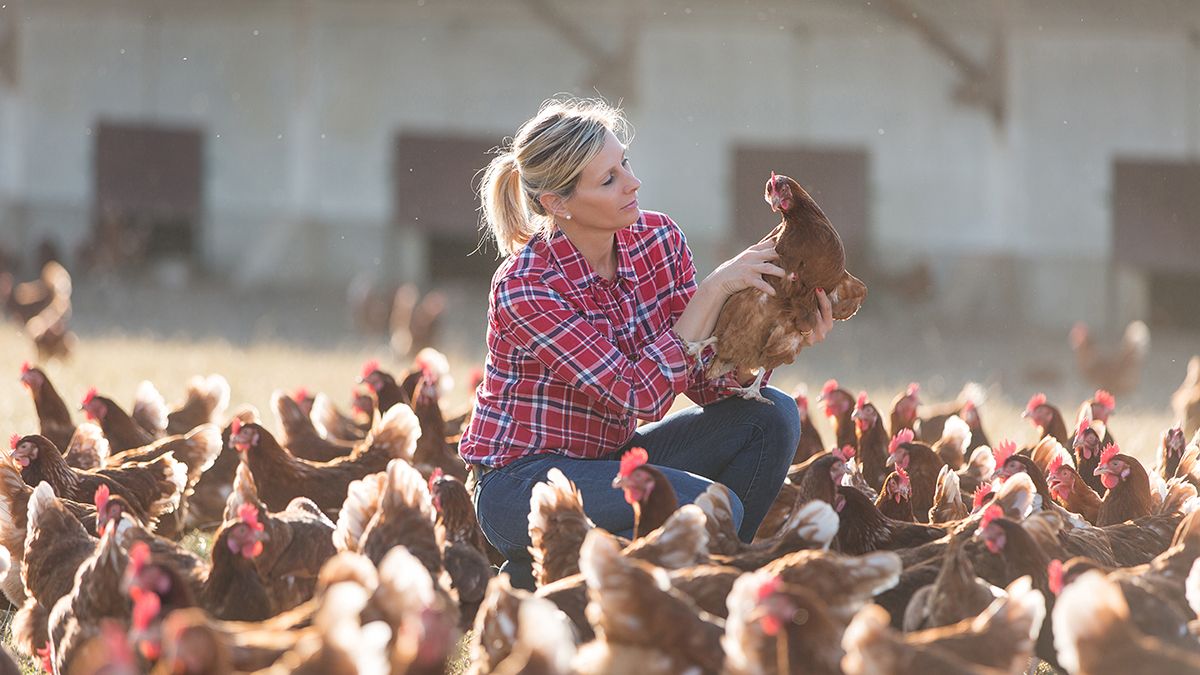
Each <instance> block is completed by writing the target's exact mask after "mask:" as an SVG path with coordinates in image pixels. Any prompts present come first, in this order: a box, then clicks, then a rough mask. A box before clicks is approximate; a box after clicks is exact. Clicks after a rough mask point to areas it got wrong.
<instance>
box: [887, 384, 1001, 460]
mask: <svg viewBox="0 0 1200 675" xmlns="http://www.w3.org/2000/svg"><path fill="white" fill-rule="evenodd" d="M914 396H915V394H914ZM986 400H987V392H985V391H984V389H983V387H982V386H980V384H979V383H977V382H968V383H966V384H965V385H963V388H962V390H961V391H960V392H959V393H958V396H957V397H955V399H954V400H953V401H947V402H945V403H935V404H930V405H924V406H921V407H920V408H919V410H918V418H917V421H916V422H914V423H913V427H912V428H913V431H915V432H916V434H917V436H916V438H917V440H919V441H921V442H922V443H936V442H937V440H938V439H939V438H941V437H942V432H943V431H945V427H946V420H948V419H950V418H951V417H953V416H956V415H957V416H958V417H959V418H961V419H962V420H963V421H964V422H966V423H967V426H968V427H969V428H970V429H971V442H970V444H969V445H968V446H967V448H966V451H967V452H969V451H971V450H974V449H975V448H977V447H979V446H981V445H988V444H989V443H988V439H987V434H986V433H984V431H983V422H982V420H981V419H980V416H979V406H981V405H983V403H984V401H986ZM918 402H919V401H918ZM897 433H899V431H896V432H894V433H893V434H892V435H893V436H895V435H896V434H897Z"/></svg>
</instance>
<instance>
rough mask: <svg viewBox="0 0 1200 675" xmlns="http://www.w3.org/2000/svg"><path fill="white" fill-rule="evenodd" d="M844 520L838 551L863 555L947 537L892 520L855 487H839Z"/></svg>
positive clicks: (841, 524)
mask: <svg viewBox="0 0 1200 675" xmlns="http://www.w3.org/2000/svg"><path fill="white" fill-rule="evenodd" d="M837 490H838V497H839V499H838V500H837V501H838V506H836V507H835V508H836V509H837V511H838V515H839V517H840V523H839V525H838V533H837V550H839V551H841V552H843V553H849V554H853V555H861V554H863V553H867V552H870V551H879V550H885V551H891V550H899V549H905V548H910V547H913V546H919V545H921V544H925V543H928V542H931V541H935V540H937V539H941V538H942V537H944V536H945V535H946V533H945V531H943V530H941V529H939V528H936V527H928V526H925V525H921V524H918V523H906V522H902V521H899V520H893V519H891V518H888V517H887V516H885V515H883V514H882V513H880V512H879V509H878V508H876V507H875V505H874V504H872V503H871V500H870V499H869V498H868V497H867V496H866V495H864V494H863V493H862V492H860V491H858V490H856V489H854V488H852V487H845V486H843V487H839V488H838V489H837Z"/></svg>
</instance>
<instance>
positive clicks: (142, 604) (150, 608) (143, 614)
mask: <svg viewBox="0 0 1200 675" xmlns="http://www.w3.org/2000/svg"><path fill="white" fill-rule="evenodd" d="M129 597H130V598H131V599H132V600H133V616H132V617H131V618H132V623H133V627H134V628H135V629H137V630H146V629H147V628H149V627H150V622H151V621H153V620H154V617H156V616H158V613H159V612H160V611H162V599H161V598H159V597H158V594H157V593H154V592H152V591H147V590H145V589H143V588H140V587H138V586H132V587H130V589H129Z"/></svg>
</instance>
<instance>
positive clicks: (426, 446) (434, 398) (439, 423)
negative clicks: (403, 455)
mask: <svg viewBox="0 0 1200 675" xmlns="http://www.w3.org/2000/svg"><path fill="white" fill-rule="evenodd" d="M438 380H439V375H438V374H437V373H436V371H434V370H433V369H432V368H426V369H425V370H424V371H422V375H421V380H420V382H419V383H418V384H417V389H416V391H415V393H414V395H413V412H414V413H415V414H416V416H417V419H418V420H420V422H421V437H420V438H418V439H417V448H416V450H414V451H413V465H414V466H416V467H417V468H418V469H419V470H420V471H421V474H422V475H431V474H432V473H433V470H434V469H435V468H436V469H441V470H442V471H443V472H444V473H446V474H449V475H451V476H454V477H455V478H457V479H459V480H466V479H467V465H466V464H465V463H463V460H462V458H461V457H459V456H458V453H457V452H456V451H455V449H454V448H452V447H451V446H450V444H449V443H447V442H446V435H447V434H446V418H445V417H444V416H443V415H442V408H441V404H440V403H439V400H438V396H439V394H438Z"/></svg>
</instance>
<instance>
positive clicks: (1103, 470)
mask: <svg viewBox="0 0 1200 675" xmlns="http://www.w3.org/2000/svg"><path fill="white" fill-rule="evenodd" d="M1111 473H1112V470H1110V469H1109V468H1108V465H1107V464H1101V465H1100V466H1098V467H1096V470H1095V471H1093V472H1092V475H1093V476H1103V475H1105V474H1111Z"/></svg>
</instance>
